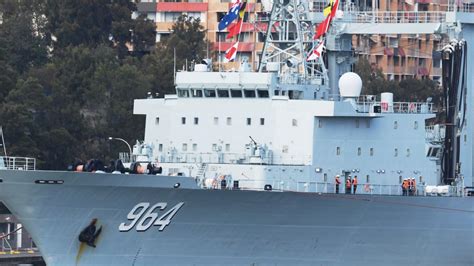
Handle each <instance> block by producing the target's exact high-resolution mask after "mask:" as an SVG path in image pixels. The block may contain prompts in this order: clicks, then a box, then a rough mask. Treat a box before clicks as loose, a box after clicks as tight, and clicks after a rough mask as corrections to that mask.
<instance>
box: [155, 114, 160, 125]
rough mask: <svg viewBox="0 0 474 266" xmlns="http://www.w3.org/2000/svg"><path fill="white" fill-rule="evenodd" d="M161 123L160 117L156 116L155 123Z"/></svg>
mask: <svg viewBox="0 0 474 266" xmlns="http://www.w3.org/2000/svg"><path fill="white" fill-rule="evenodd" d="M159 124H160V117H158V116H157V117H156V118H155V125H159Z"/></svg>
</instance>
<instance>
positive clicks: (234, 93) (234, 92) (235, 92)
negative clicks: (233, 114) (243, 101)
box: [230, 90, 242, 98]
mask: <svg viewBox="0 0 474 266" xmlns="http://www.w3.org/2000/svg"><path fill="white" fill-rule="evenodd" d="M230 96H232V98H242V90H230Z"/></svg>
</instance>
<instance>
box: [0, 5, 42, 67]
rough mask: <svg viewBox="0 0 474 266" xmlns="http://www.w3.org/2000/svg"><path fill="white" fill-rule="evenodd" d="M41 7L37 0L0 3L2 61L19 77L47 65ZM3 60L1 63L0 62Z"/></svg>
mask: <svg viewBox="0 0 474 266" xmlns="http://www.w3.org/2000/svg"><path fill="white" fill-rule="evenodd" d="M43 8H44V5H43V3H42V1H40V0H31V1H17V0H2V1H0V10H1V15H2V23H1V24H0V47H1V49H2V50H3V51H2V52H0V53H3V60H5V62H6V63H7V64H8V65H9V66H10V67H12V68H13V69H14V70H15V71H17V72H18V73H24V72H25V71H27V70H28V69H29V68H31V67H34V66H40V65H42V64H44V63H46V62H47V59H48V58H47V56H48V50H47V39H46V37H45V24H46V20H45V18H44V16H42V13H43V12H42V11H43ZM0 60H2V59H0Z"/></svg>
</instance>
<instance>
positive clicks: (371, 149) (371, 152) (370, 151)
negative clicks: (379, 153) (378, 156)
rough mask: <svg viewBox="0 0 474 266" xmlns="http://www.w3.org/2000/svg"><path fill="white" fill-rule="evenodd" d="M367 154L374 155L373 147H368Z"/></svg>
mask: <svg viewBox="0 0 474 266" xmlns="http://www.w3.org/2000/svg"><path fill="white" fill-rule="evenodd" d="M369 155H370V156H374V148H370V150H369Z"/></svg>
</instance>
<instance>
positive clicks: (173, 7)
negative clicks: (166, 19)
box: [156, 2, 208, 12]
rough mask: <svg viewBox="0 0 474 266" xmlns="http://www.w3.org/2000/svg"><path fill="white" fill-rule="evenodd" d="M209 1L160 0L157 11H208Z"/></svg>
mask: <svg viewBox="0 0 474 266" xmlns="http://www.w3.org/2000/svg"><path fill="white" fill-rule="evenodd" d="M207 5H208V4H207V3H195V2H191V3H187V2H177V3H175V2H160V3H156V11H157V12H206V11H207Z"/></svg>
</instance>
